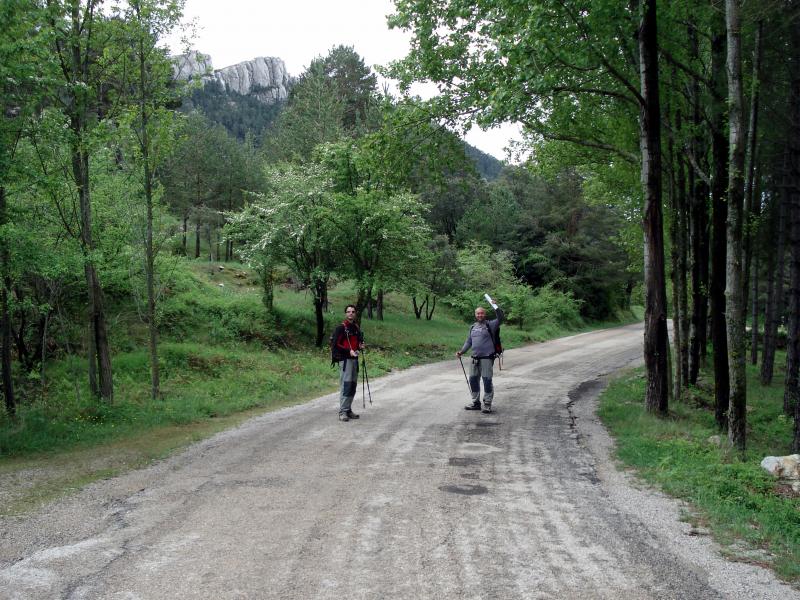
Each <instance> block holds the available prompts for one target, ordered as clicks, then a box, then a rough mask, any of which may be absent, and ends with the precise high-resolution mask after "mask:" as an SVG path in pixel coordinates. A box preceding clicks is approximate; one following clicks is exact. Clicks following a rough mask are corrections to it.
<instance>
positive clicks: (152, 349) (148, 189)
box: [136, 4, 161, 400]
mask: <svg viewBox="0 0 800 600" xmlns="http://www.w3.org/2000/svg"><path fill="white" fill-rule="evenodd" d="M136 9H137V10H136V12H137V15H138V16H139V18H140V19H141V13H140V12H139V11H140V7H139V5H138V4H137V5H136ZM146 82H147V65H146V61H145V49H144V42H143V40H142V39H141V37H140V38H139V84H140V85H141V90H140V91H141V97H140V103H139V110H140V111H141V115H140V116H141V119H142V130H141V133H140V138H139V142H140V147H141V150H142V163H143V165H144V173H143V174H144V182H143V183H144V200H145V206H146V208H147V222H146V233H145V269H144V270H145V278H146V281H147V329H148V332H149V340H148V342H149V343H148V350H149V353H150V397H151V398H152V399H153V400H157V399H158V397H159V396H160V393H161V392H160V387H161V384H160V381H161V376H160V371H159V367H158V323H157V321H156V285H155V266H156V257H155V251H154V248H153V173H152V169H151V168H150V137H149V134H150V132H149V131H148V127H149V125H150V123H149V114H148V110H149V109H148V107H147V102H146V89H147V83H146Z"/></svg>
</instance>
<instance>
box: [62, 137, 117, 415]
mask: <svg viewBox="0 0 800 600" xmlns="http://www.w3.org/2000/svg"><path fill="white" fill-rule="evenodd" d="M73 131H81V132H82V131H83V126H82V125H77V126H76V127H74V128H73ZM72 152H73V156H72V166H73V174H74V176H75V181H76V182H78V197H79V200H80V214H81V245H82V247H83V252H84V260H85V263H84V275H85V276H86V287H87V290H88V296H89V320H90V321H91V327H90V332H91V334H92V335H93V340H92V341H93V343H94V352H96V357H95V356H92V357H91V358H90V363H91V362H92V361H95V360H96V361H97V374H98V375H99V386H98V385H97V384H96V383H94V382H93V381H92V374H91V368H92V367H91V366H90V367H89V369H90V373H89V386H90V387H91V388H92V390H93V392H95V393H97V392H98V391H99V394H100V396H101V397H102V398H104V399H105V400H107V401H108V402H111V401H113V399H114V386H113V384H112V379H111V353H110V349H109V345H108V334H107V332H106V320H105V310H104V308H103V290H102V288H101V286H100V280H99V279H98V277H97V270H96V268H95V266H94V262H93V261H92V258H91V255H92V253H93V252H94V240H93V239H92V220H91V219H92V217H91V213H92V210H91V201H90V197H89V156H88V154H87V153H86V151H85V150H83V149H82V148H80V147H79V146H77V145H75V146H74V147H73V149H72ZM90 346H91V345H90Z"/></svg>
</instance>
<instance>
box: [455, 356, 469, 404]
mask: <svg viewBox="0 0 800 600" xmlns="http://www.w3.org/2000/svg"><path fill="white" fill-rule="evenodd" d="M458 362H460V363H461V370H462V371H464V381H466V382H467V389H468V390H469V397H470V398H472V386H471V385H470V384H469V377H467V370H466V369H465V368H464V361H463V360H461V357H460V356H459V357H458Z"/></svg>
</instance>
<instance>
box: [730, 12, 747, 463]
mask: <svg viewBox="0 0 800 600" xmlns="http://www.w3.org/2000/svg"><path fill="white" fill-rule="evenodd" d="M739 2H740V0H726V2H725V17H726V25H727V32H728V61H727V65H728V123H729V127H730V133H729V136H730V137H729V148H730V160H729V167H728V219H727V242H728V247H727V264H726V306H725V309H726V315H725V316H726V323H727V335H728V364H729V368H730V404H729V407H728V440H729V441H730V443H731V445H732V446H734V447H735V448H737V449H738V450H739V451H741V452H744V449H745V446H746V442H747V427H746V426H747V410H746V409H747V374H746V366H747V344H746V337H745V304H744V281H743V262H742V258H743V257H742V249H743V248H742V246H743V244H742V238H743V230H744V226H743V221H744V157H745V131H744V108H743V105H744V102H743V93H742V32H741V26H742V25H741V17H740V15H739V11H740V7H739Z"/></svg>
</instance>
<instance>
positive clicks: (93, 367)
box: [87, 298, 100, 396]
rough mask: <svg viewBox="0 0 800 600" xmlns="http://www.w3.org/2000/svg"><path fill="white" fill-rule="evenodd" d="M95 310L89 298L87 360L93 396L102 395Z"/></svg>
mask: <svg viewBox="0 0 800 600" xmlns="http://www.w3.org/2000/svg"><path fill="white" fill-rule="evenodd" d="M92 314H94V310H93V309H92V300H91V298H90V299H89V344H88V345H89V350H88V354H89V360H88V361H87V362H88V363H89V364H88V367H89V391H90V392H91V394H92V396H99V395H100V385H99V384H98V383H97V342H96V339H97V338H96V337H95V334H94V319H92Z"/></svg>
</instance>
